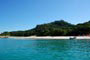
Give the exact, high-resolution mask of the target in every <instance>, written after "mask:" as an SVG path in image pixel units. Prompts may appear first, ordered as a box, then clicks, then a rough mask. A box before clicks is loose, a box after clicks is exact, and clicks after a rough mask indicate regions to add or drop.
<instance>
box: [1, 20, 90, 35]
mask: <svg viewBox="0 0 90 60" xmlns="http://www.w3.org/2000/svg"><path fill="white" fill-rule="evenodd" d="M89 34H90V21H88V22H85V23H81V24H77V25H73V24H70V23H68V22H66V21H64V20H60V21H54V22H51V23H47V24H41V25H37V26H36V27H35V28H33V29H30V30H26V31H13V32H4V33H2V34H1V35H10V36H33V35H35V36H78V35H89Z"/></svg>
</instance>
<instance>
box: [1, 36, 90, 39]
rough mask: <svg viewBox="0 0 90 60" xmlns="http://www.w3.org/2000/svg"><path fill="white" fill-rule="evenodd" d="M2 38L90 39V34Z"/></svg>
mask: <svg viewBox="0 0 90 60" xmlns="http://www.w3.org/2000/svg"><path fill="white" fill-rule="evenodd" d="M0 38H15V39H90V36H28V37H16V36H0Z"/></svg>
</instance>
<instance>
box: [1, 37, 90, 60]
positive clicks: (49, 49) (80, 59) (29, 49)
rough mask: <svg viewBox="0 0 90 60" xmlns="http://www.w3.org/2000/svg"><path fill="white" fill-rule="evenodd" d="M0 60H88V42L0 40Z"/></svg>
mask: <svg viewBox="0 0 90 60" xmlns="http://www.w3.org/2000/svg"><path fill="white" fill-rule="evenodd" d="M0 60H90V40H42V39H41V40H33V39H11V38H0Z"/></svg>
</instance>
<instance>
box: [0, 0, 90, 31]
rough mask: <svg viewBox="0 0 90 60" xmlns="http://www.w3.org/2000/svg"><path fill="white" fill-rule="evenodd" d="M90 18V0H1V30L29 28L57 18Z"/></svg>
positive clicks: (74, 22) (70, 19) (66, 19)
mask: <svg viewBox="0 0 90 60" xmlns="http://www.w3.org/2000/svg"><path fill="white" fill-rule="evenodd" d="M61 19H63V20H65V21H67V22H69V23H72V24H77V23H83V22H86V21H89V20H90V0H0V32H4V31H17V30H28V29H32V28H34V27H35V26H36V25H38V24H43V23H49V22H53V21H56V20H61Z"/></svg>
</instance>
